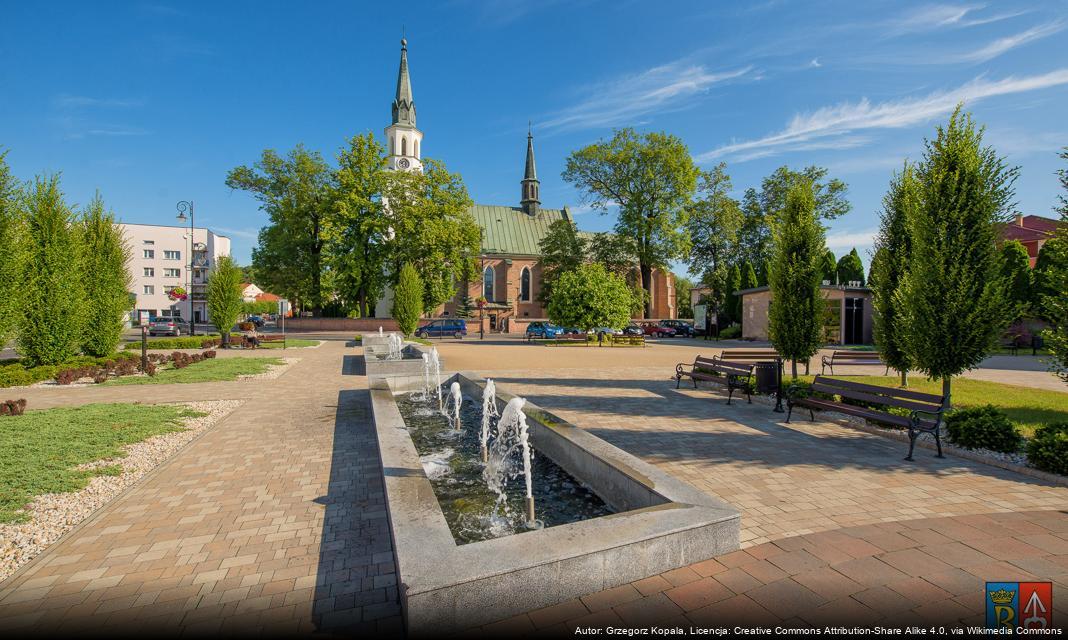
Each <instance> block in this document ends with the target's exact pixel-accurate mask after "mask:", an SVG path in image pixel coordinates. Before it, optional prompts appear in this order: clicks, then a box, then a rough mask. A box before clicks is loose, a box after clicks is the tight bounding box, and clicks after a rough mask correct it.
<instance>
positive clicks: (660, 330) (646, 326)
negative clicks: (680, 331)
mask: <svg viewBox="0 0 1068 640" xmlns="http://www.w3.org/2000/svg"><path fill="white" fill-rule="evenodd" d="M641 327H642V332H643V333H645V335H647V336H651V337H653V338H671V337H673V336H674V335H675V330H674V329H672V328H671V327H662V326H660V325H658V324H657V323H655V322H643V323H641Z"/></svg>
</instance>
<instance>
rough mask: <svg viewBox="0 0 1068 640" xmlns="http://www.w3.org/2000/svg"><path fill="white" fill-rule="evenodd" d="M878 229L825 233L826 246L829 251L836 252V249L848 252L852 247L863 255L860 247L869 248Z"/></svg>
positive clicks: (873, 242)
mask: <svg viewBox="0 0 1068 640" xmlns="http://www.w3.org/2000/svg"><path fill="white" fill-rule="evenodd" d="M878 233H879V230H878V229H867V230H864V231H840V232H838V233H830V234H827V248H828V249H830V250H831V251H835V252H836V253H838V252H839V251H838V250H842V251H843V252H848V251H850V250H851V249H853V248H856V250H857V253H860V254H862V255H863V253H864V252H863V251H862V249H866V248H870V247H871V246H872V245H874V244H875V236H876V235H878Z"/></svg>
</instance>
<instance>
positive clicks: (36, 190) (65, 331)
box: [18, 175, 85, 365]
mask: <svg viewBox="0 0 1068 640" xmlns="http://www.w3.org/2000/svg"><path fill="white" fill-rule="evenodd" d="M80 235H81V234H80V233H79V231H78V228H77V225H76V220H75V217H74V213H73V212H72V211H71V209H70V207H69V206H67V203H66V202H65V201H64V199H63V192H62V191H60V189H59V176H55V175H53V176H48V177H38V178H36V179H35V180H34V183H33V185H32V187H30V189H29V192H28V193H27V197H26V244H25V259H24V260H23V261H22V265H23V269H22V278H21V283H20V287H21V291H22V313H21V316H22V317H21V319H20V320H21V321H20V322H19V329H18V345H19V352H20V353H21V354H22V355H23V357H25V358H26V359H28V360H29V361H30V362H31V363H33V364H35V365H41V364H60V363H62V362H65V361H67V360H69V359H70V358H72V357H74V356H75V355H77V354H78V350H79V347H80V346H81V339H82V327H83V326H84V322H85V285H84V282H83V276H84V274H85V271H84V268H83V265H82V256H83V252H82V250H81V246H80V242H81V238H80Z"/></svg>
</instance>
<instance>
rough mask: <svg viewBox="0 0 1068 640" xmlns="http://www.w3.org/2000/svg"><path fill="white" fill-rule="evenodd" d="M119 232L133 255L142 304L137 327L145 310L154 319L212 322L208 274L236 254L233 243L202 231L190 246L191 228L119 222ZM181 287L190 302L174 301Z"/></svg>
mask: <svg viewBox="0 0 1068 640" xmlns="http://www.w3.org/2000/svg"><path fill="white" fill-rule="evenodd" d="M119 228H121V229H122V230H123V233H124V234H125V236H126V241H127V242H128V243H129V245H130V249H131V252H132V254H133V255H132V257H131V259H130V271H131V275H132V276H133V291H132V294H133V295H134V296H136V298H137V302H136V303H135V305H134V308H133V311H131V313H130V317H131V320H132V322H133V323H134V324H136V323H137V322H138V318H139V317H140V315H141V312H142V311H147V312H148V314H149V316H151V317H157V316H163V317H169V316H180V317H181V318H182V320H183V321H185V322H189V320H190V319H192V320H194V321H196V322H208V321H209V320H210V319H209V318H208V309H207V295H206V294H207V282H208V272H209V271H211V268H212V267H213V266H215V261H216V260H217V259H218V258H219V257H221V256H228V255H230V238H227V237H226V236H222V235H219V234H217V233H214V232H212V231H211V230H210V229H199V228H198V229H194V230H193V245H192V247H190V242H189V227H175V226H167V225H158V224H126V223H119ZM190 258H192V260H190ZM190 276H192V277H190ZM175 287H182V288H184V289H185V290H186V291H187V292H188V293H189V297H188V299H187V300H185V301H184V302H175V301H173V300H171V299H170V298H169V297H168V296H167V294H168V293H170V291H171V290H172V289H174V288H175Z"/></svg>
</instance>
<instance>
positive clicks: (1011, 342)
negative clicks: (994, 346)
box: [1001, 336, 1023, 356]
mask: <svg viewBox="0 0 1068 640" xmlns="http://www.w3.org/2000/svg"><path fill="white" fill-rule="evenodd" d="M1021 342H1023V340H1022V338H1021V337H1020V336H1005V337H1004V338H1002V339H1001V348H1002V349H1008V350H1009V353H1011V354H1012V355H1014V356H1015V355H1019V353H1020V343H1021Z"/></svg>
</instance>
